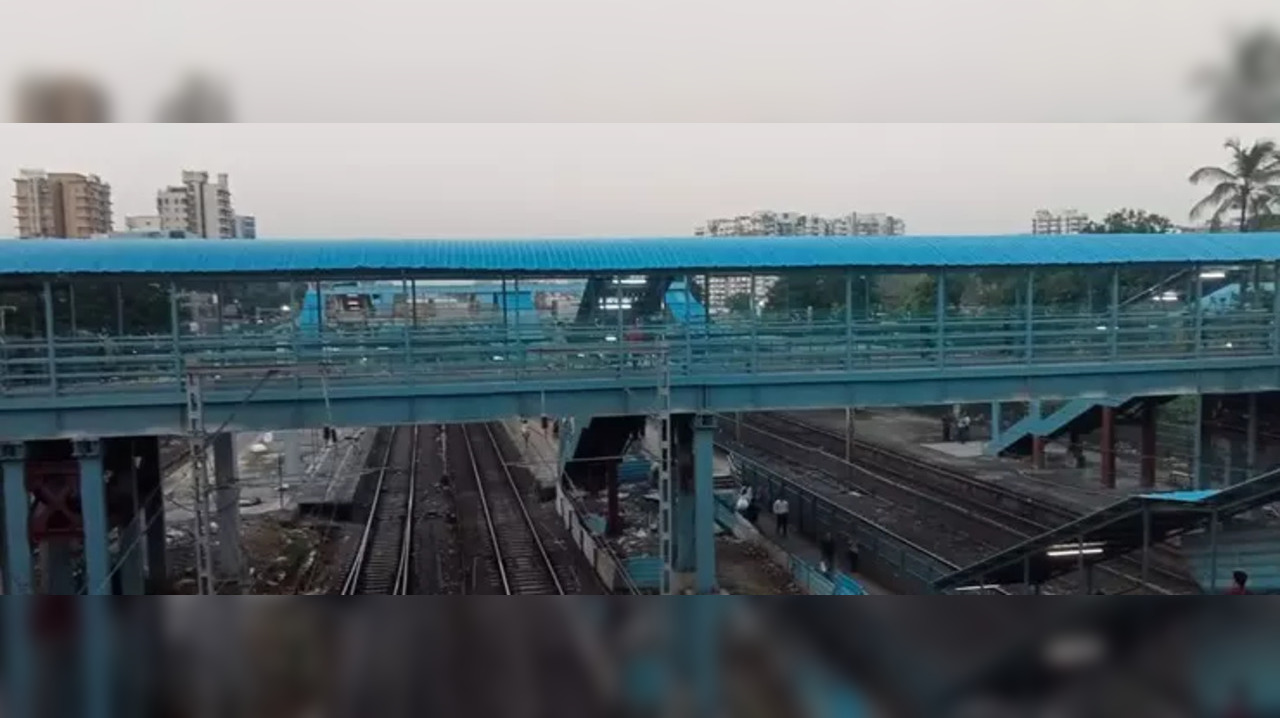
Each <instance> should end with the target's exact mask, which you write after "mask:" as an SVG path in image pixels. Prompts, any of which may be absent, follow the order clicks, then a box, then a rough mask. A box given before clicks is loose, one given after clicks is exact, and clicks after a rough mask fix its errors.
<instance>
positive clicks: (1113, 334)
mask: <svg viewBox="0 0 1280 718" xmlns="http://www.w3.org/2000/svg"><path fill="white" fill-rule="evenodd" d="M1110 310H1111V326H1110V327H1109V329H1110V332H1109V333H1108V336H1107V341H1108V345H1109V346H1108V352H1109V353H1110V355H1111V356H1112V357H1113V358H1114V357H1117V356H1119V355H1120V268H1119V267H1113V268H1112V270H1111V307H1110Z"/></svg>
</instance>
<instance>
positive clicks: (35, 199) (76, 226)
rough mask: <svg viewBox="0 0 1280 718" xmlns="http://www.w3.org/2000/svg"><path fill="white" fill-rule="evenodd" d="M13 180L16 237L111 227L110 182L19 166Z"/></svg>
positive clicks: (87, 233)
mask: <svg viewBox="0 0 1280 718" xmlns="http://www.w3.org/2000/svg"><path fill="white" fill-rule="evenodd" d="M13 184H14V191H13V202H14V209H15V214H16V217H17V220H18V236H19V237H77V238H89V237H93V236H95V235H102V234H106V233H108V232H110V231H111V185H109V184H107V183H106V182H103V181H102V180H101V179H100V178H99V177H98V176H97V175H83V174H77V173H74V172H45V171H44V170H21V171H20V172H19V173H18V176H17V177H15V178H14V180H13Z"/></svg>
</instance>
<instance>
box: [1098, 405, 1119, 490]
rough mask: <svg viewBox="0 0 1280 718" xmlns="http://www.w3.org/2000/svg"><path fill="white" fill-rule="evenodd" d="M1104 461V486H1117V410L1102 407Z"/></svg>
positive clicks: (1111, 487)
mask: <svg viewBox="0 0 1280 718" xmlns="http://www.w3.org/2000/svg"><path fill="white" fill-rule="evenodd" d="M1101 438H1102V461H1101V466H1100V467H1099V468H1100V471H1101V479H1102V486H1103V487H1104V488H1108V489H1114V488H1115V487H1116V410H1115V409H1114V408H1112V407H1109V406H1104V407H1102V437H1101Z"/></svg>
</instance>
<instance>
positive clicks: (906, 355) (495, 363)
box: [0, 309, 1280, 401]
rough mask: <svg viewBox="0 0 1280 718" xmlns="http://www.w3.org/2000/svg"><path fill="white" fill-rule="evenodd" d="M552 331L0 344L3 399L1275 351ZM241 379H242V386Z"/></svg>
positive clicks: (1140, 328)
mask: <svg viewBox="0 0 1280 718" xmlns="http://www.w3.org/2000/svg"><path fill="white" fill-rule="evenodd" d="M619 334H620V332H619V331H618V329H617V328H616V327H608V326H600V325H596V326H559V327H555V329H554V331H550V330H548V331H545V332H540V333H538V334H536V335H530V334H527V333H525V332H519V333H516V332H512V331H510V328H504V327H502V326H491V325H489V326H486V325H475V324H464V325H441V326H432V327H416V328H415V327H411V326H385V327H381V328H377V329H372V330H364V329H360V330H352V331H347V330H343V331H337V330H333V331H329V330H326V331H315V330H309V331H308V330H296V331H294V332H292V333H281V332H278V331H266V332H258V333H254V332H243V333H229V334H222V335H216V334H214V335H177V336H163V335H150V336H125V337H97V338H85V337H75V338H71V337H55V338H53V339H52V340H49V339H45V338H41V339H23V340H12V339H10V340H7V341H0V401H3V397H4V396H14V395H22V394H43V395H49V394H74V393H84V392H92V393H103V392H111V391H131V392H132V391H138V390H139V389H140V388H141V389H143V390H148V389H149V390H166V389H167V390H172V391H178V390H179V387H180V386H181V384H180V382H181V379H182V376H183V374H184V372H185V370H186V367H188V366H189V365H199V366H201V367H204V368H206V369H213V370H215V372H214V374H215V375H214V376H213V377H212V378H211V379H210V382H209V384H210V388H211V389H213V390H216V389H217V388H218V387H219V386H220V385H221V386H231V385H232V384H233V383H234V381H236V379H234V378H231V377H218V376H217V375H216V370H217V369H219V368H227V369H234V368H254V367H256V368H268V367H276V368H280V369H285V370H287V369H289V368H290V367H299V366H312V367H314V366H321V367H324V368H325V371H326V373H327V376H326V379H327V380H328V381H330V382H348V383H354V384H368V383H376V382H387V383H391V382H394V383H400V384H405V383H414V382H430V383H435V384H438V383H446V382H451V381H456V382H462V381H476V380H491V381H510V380H522V379H533V378H541V379H556V378H558V379H571V380H576V379H593V378H594V379H623V380H625V379H627V378H629V377H633V378H635V379H636V380H637V381H645V382H646V383H649V382H651V380H652V376H653V375H654V373H655V371H657V369H656V367H657V366H658V364H659V363H662V362H669V363H670V371H671V374H672V376H673V377H674V378H675V379H676V380H677V381H681V380H686V379H689V378H694V379H696V378H701V377H722V376H725V375H726V374H784V373H797V372H822V371H828V372H860V371H883V370H886V369H911V368H917V369H922V368H939V369H954V368H960V367H982V366H993V367H994V366H1018V365H1038V364H1073V363H1076V364H1082V363H1107V362H1111V363H1115V362H1143V361H1153V360H1191V359H1201V360H1204V359H1220V358H1247V357H1267V356H1276V357H1280V331H1277V327H1276V323H1275V317H1274V315H1273V314H1272V313H1271V312H1268V311H1261V310H1244V309H1242V310H1237V311H1234V312H1226V313H1219V314H1213V315H1204V316H1201V317H1200V318H1199V321H1196V319H1195V318H1193V317H1192V316H1189V315H1187V314H1185V313H1176V312H1175V313H1151V312H1143V313H1137V312H1135V313H1127V314H1123V315H1121V316H1120V317H1119V319H1118V321H1113V319H1112V318H1111V317H1110V315H1108V314H1091V315H1067V316H1061V315H1044V316H1039V317H1034V318H1033V319H1032V321H1030V322H1028V321H1026V320H1025V318H1021V319H1020V318H1017V317H1013V316H1004V315H984V316H973V317H964V318H947V319H946V320H945V321H941V322H940V321H938V320H936V319H925V320H919V319H915V320H905V319H904V320H890V319H883V320H877V321H854V322H851V323H846V322H843V321H796V322H773V321H759V322H749V321H747V322H730V323H725V324H713V325H711V326H709V327H682V326H680V325H661V326H646V327H641V328H639V329H638V332H637V331H636V330H633V329H629V330H628V332H627V333H626V334H624V335H623V336H619ZM245 380H246V379H243V378H241V379H240V381H245Z"/></svg>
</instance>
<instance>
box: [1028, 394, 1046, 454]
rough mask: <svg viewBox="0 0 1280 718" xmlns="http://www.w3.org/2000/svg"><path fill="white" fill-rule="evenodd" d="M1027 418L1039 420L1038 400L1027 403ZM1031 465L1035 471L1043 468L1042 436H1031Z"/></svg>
mask: <svg viewBox="0 0 1280 718" xmlns="http://www.w3.org/2000/svg"><path fill="white" fill-rule="evenodd" d="M1027 416H1028V417H1030V418H1031V419H1032V421H1039V420H1040V417H1041V414H1040V400H1039V399H1032V400H1031V401H1029V402H1027ZM1031 465H1032V466H1033V467H1035V468H1037V469H1043V468H1044V437H1043V436H1039V435H1034V434H1033V435H1032V436H1031Z"/></svg>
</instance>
